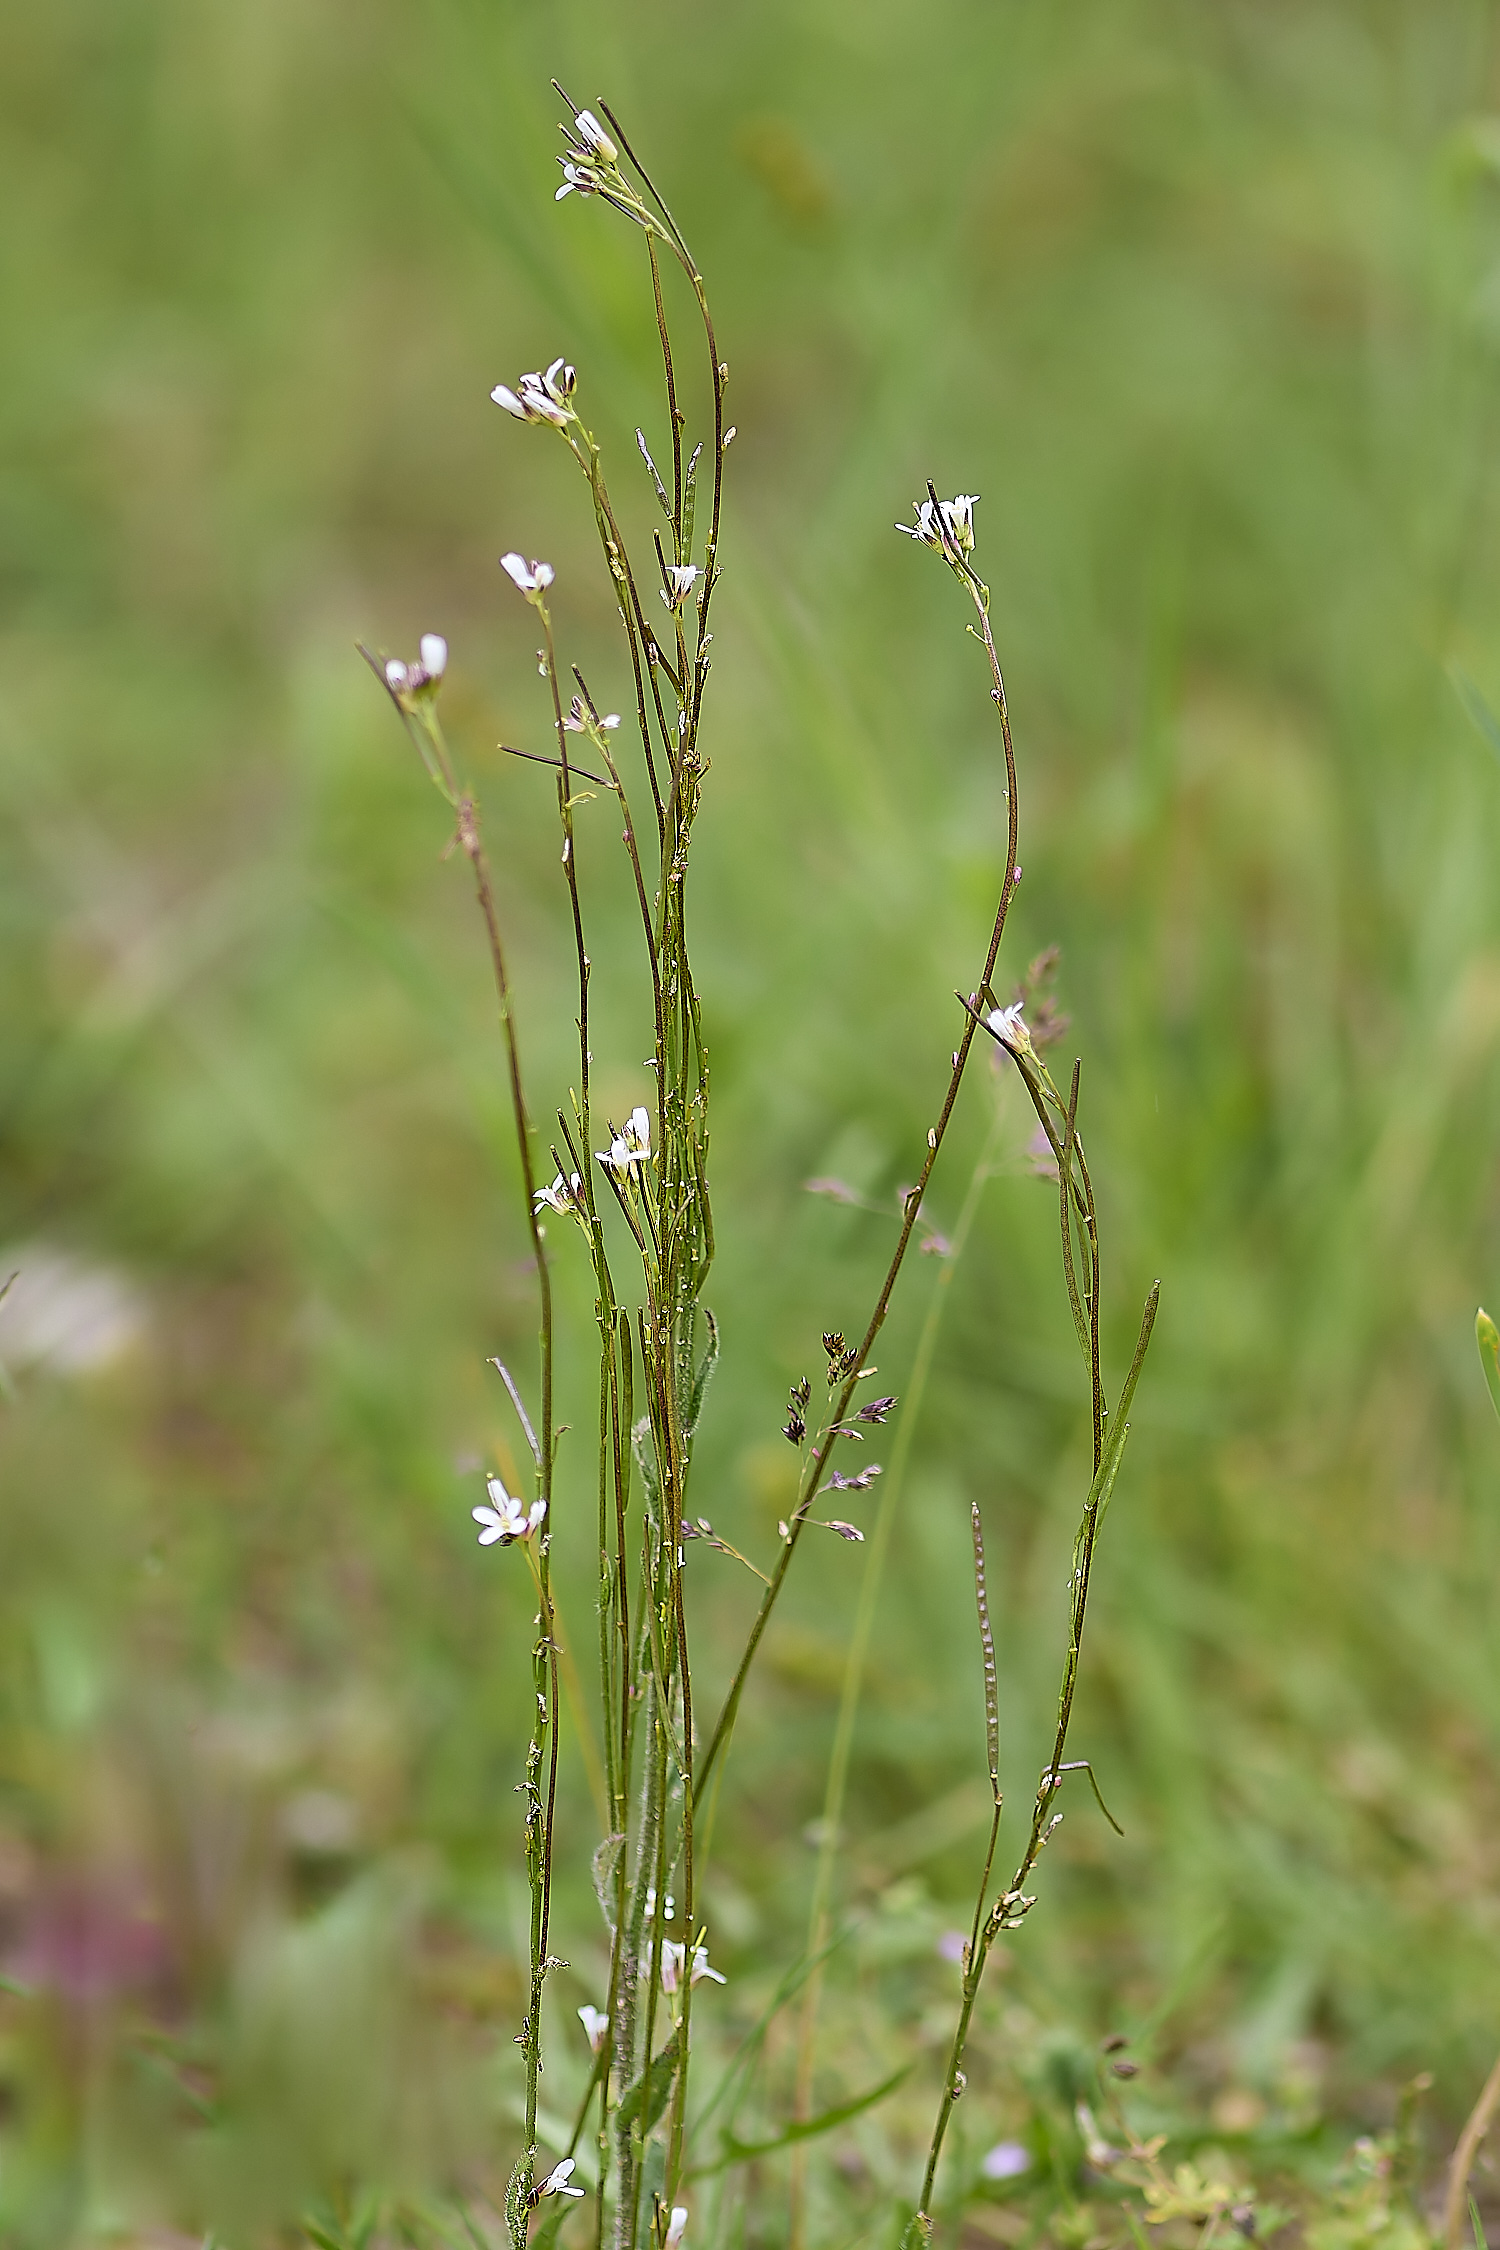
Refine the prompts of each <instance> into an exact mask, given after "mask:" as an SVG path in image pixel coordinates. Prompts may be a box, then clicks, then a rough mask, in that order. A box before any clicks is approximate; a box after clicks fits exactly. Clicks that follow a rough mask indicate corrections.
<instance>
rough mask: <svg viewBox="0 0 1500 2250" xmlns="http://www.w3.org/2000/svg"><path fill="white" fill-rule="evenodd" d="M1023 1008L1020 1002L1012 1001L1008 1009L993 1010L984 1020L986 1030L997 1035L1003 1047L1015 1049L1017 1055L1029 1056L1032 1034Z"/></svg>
mask: <svg viewBox="0 0 1500 2250" xmlns="http://www.w3.org/2000/svg"><path fill="white" fill-rule="evenodd" d="M1021 1008H1022V1004H1021V1002H1020V1001H1019V1000H1012V1002H1011V1004H1010V1006H1009V1007H1008V1008H991V1010H990V1012H989V1014H988V1015H987V1016H986V1017H985V1019H984V1028H985V1030H986V1031H992V1032H993V1033H994V1034H995V1037H996V1038H997V1039H998V1040H999V1042H1000V1044H1001V1046H1002V1047H1010V1048H1013V1049H1014V1050H1015V1052H1016V1053H1017V1054H1022V1055H1029V1054H1030V1053H1031V1052H1032V1046H1031V1033H1030V1031H1029V1030H1028V1029H1027V1025H1026V1018H1025V1016H1024V1015H1023V1014H1022V1012H1021Z"/></svg>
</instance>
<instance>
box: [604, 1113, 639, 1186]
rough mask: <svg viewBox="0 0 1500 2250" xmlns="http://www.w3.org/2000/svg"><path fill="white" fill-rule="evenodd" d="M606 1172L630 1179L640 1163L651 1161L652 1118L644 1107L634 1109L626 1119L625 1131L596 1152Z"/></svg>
mask: <svg viewBox="0 0 1500 2250" xmlns="http://www.w3.org/2000/svg"><path fill="white" fill-rule="evenodd" d="M595 1153H596V1154H597V1156H598V1158H599V1162H600V1163H601V1164H602V1165H603V1166H604V1169H605V1170H606V1172H613V1173H614V1174H615V1177H616V1178H617V1179H630V1178H632V1177H633V1176H634V1174H635V1171H636V1169H637V1167H638V1166H639V1165H642V1164H649V1163H650V1162H651V1119H650V1117H649V1116H648V1115H647V1113H646V1111H645V1110H643V1109H639V1108H637V1109H633V1110H632V1111H631V1113H630V1115H629V1117H628V1118H627V1119H626V1121H625V1130H624V1132H623V1133H617V1134H616V1135H615V1137H614V1139H613V1140H612V1141H611V1142H610V1144H609V1147H608V1148H601V1149H599V1150H597V1151H596V1152H595Z"/></svg>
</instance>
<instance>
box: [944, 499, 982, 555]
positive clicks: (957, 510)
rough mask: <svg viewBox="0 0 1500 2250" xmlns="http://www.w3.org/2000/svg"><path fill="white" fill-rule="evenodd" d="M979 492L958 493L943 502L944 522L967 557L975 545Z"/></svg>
mask: <svg viewBox="0 0 1500 2250" xmlns="http://www.w3.org/2000/svg"><path fill="white" fill-rule="evenodd" d="M978 498H979V494H978V493H977V492H956V493H955V494H954V495H953V498H952V499H951V500H945V501H944V502H943V520H944V522H945V523H946V524H947V526H948V529H949V530H950V531H951V532H952V534H953V536H954V538H955V539H956V540H957V541H958V544H959V546H960V547H961V548H962V549H963V551H964V553H965V554H966V555H967V554H968V553H969V552H970V551H971V549H972V548H973V545H974V503H975V501H976V500H977V499H978Z"/></svg>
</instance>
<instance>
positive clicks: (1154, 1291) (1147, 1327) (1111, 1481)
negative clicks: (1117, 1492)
mask: <svg viewBox="0 0 1500 2250" xmlns="http://www.w3.org/2000/svg"><path fill="white" fill-rule="evenodd" d="M1160 1302H1161V1283H1160V1282H1159V1281H1153V1282H1152V1284H1151V1293H1150V1295H1149V1296H1148V1297H1147V1299H1146V1309H1145V1311H1144V1312H1143V1313H1142V1315H1141V1332H1140V1335H1139V1336H1138V1337H1137V1338H1136V1346H1135V1357H1134V1359H1133V1360H1132V1361H1131V1363H1130V1373H1129V1374H1128V1375H1127V1376H1126V1378H1125V1384H1124V1388H1123V1389H1122V1391H1121V1392H1120V1403H1119V1405H1118V1406H1117V1407H1116V1408H1115V1413H1114V1420H1113V1422H1112V1423H1111V1424H1110V1431H1109V1436H1108V1437H1107V1439H1106V1440H1105V1444H1104V1459H1103V1460H1102V1461H1101V1462H1100V1464H1099V1474H1098V1475H1097V1476H1096V1477H1095V1479H1094V1488H1093V1490H1092V1492H1091V1493H1090V1494H1089V1499H1090V1501H1091V1502H1092V1501H1097V1503H1098V1511H1099V1513H1098V1521H1099V1522H1100V1523H1102V1522H1103V1521H1104V1511H1105V1509H1106V1508H1107V1507H1108V1506H1109V1496H1110V1494H1111V1493H1112V1492H1113V1491H1114V1488H1115V1478H1116V1477H1117V1476H1118V1475H1119V1473H1120V1460H1121V1457H1122V1455H1123V1454H1124V1451H1125V1440H1126V1438H1127V1437H1128V1436H1129V1434H1130V1424H1129V1423H1128V1422H1127V1421H1126V1419H1125V1417H1126V1415H1127V1414H1128V1413H1129V1412H1130V1402H1131V1400H1132V1399H1133V1398H1134V1397H1135V1386H1136V1384H1137V1383H1138V1382H1139V1381H1140V1377H1141V1369H1142V1368H1143V1367H1144V1365H1145V1364H1146V1349H1147V1346H1148V1345H1149V1344H1150V1342H1151V1331H1152V1329H1153V1328H1154V1327H1155V1326H1156V1308H1157V1306H1158V1304H1159V1303H1160Z"/></svg>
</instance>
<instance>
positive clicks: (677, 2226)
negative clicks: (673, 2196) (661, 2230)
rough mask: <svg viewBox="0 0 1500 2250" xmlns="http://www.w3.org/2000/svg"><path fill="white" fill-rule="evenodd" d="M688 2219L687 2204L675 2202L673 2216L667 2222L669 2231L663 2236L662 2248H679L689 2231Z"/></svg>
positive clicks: (667, 2249)
mask: <svg viewBox="0 0 1500 2250" xmlns="http://www.w3.org/2000/svg"><path fill="white" fill-rule="evenodd" d="M687 2219H688V2215H687V2207H686V2205H684V2204H681V2203H674V2204H673V2206H672V2216H671V2218H670V2219H669V2220H668V2222H667V2231H666V2233H665V2234H664V2235H663V2236H662V2250H677V2246H678V2244H679V2243H680V2242H681V2240H682V2238H683V2236H684V2235H685V2234H686V2233H687Z"/></svg>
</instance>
